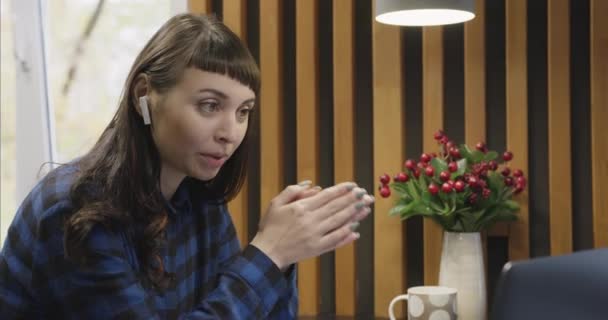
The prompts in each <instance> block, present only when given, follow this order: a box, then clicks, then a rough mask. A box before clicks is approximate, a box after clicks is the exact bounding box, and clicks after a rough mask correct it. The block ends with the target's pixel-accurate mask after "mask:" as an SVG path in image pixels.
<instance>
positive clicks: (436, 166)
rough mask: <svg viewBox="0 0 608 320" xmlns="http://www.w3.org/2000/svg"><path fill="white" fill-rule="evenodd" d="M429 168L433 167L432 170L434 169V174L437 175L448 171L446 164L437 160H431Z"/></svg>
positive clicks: (441, 160)
mask: <svg viewBox="0 0 608 320" xmlns="http://www.w3.org/2000/svg"><path fill="white" fill-rule="evenodd" d="M431 166H433V169H435V172H437V173H438V174H439V173H440V172H442V171H446V170H448V164H447V163H446V162H445V161H444V160H443V159H439V158H433V159H431Z"/></svg>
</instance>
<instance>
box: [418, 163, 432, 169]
mask: <svg viewBox="0 0 608 320" xmlns="http://www.w3.org/2000/svg"><path fill="white" fill-rule="evenodd" d="M428 166H429V163H428V162H418V165H417V167H418V168H419V169H424V168H426V167H428Z"/></svg>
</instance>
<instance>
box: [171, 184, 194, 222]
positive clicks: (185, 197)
mask: <svg viewBox="0 0 608 320" xmlns="http://www.w3.org/2000/svg"><path fill="white" fill-rule="evenodd" d="M189 185H190V184H189V178H187V177H186V178H184V180H182V182H181V183H180V184H179V186H178V187H177V190H175V193H173V196H172V197H171V199H170V200H165V207H166V208H167V211H168V212H169V214H170V215H177V214H178V213H189V212H190V211H191V210H192V203H191V202H190V186H189Z"/></svg>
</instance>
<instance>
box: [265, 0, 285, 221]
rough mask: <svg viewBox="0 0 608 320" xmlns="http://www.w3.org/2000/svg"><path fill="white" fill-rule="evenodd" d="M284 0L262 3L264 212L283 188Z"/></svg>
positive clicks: (270, 0)
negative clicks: (282, 2)
mask: <svg viewBox="0 0 608 320" xmlns="http://www.w3.org/2000/svg"><path fill="white" fill-rule="evenodd" d="M280 2H281V0H264V1H260V19H259V21H260V69H261V71H260V72H261V77H262V87H261V92H260V99H259V101H260V106H259V107H260V115H261V117H260V188H261V190H260V197H261V199H260V205H261V208H260V210H261V211H260V212H261V213H262V214H264V213H265V211H266V207H267V206H268V204H269V203H270V201H271V200H272V198H274V197H275V196H276V195H277V194H278V193H279V192H281V190H282V187H283V175H284V165H283V159H282V157H281V155H282V154H283V140H282V137H283V134H282V132H283V127H282V125H281V124H282V123H283V112H282V105H283V95H282V92H283V85H282V83H283V79H282V61H283V55H282V54H283V41H282V34H281V30H282V27H281V25H282V11H281V5H280Z"/></svg>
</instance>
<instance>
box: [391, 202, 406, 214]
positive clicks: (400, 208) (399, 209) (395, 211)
mask: <svg viewBox="0 0 608 320" xmlns="http://www.w3.org/2000/svg"><path fill="white" fill-rule="evenodd" d="M409 206H410V204H406V205H403V204H400V205H396V206H394V207H392V208H391V210H390V211H389V212H388V215H389V216H394V215H396V214H399V215H401V214H402V213H405V212H407V211H408V210H407V209H408V207H409Z"/></svg>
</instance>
